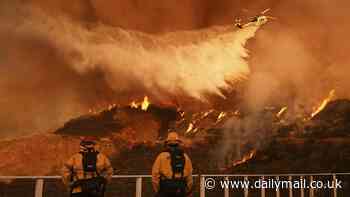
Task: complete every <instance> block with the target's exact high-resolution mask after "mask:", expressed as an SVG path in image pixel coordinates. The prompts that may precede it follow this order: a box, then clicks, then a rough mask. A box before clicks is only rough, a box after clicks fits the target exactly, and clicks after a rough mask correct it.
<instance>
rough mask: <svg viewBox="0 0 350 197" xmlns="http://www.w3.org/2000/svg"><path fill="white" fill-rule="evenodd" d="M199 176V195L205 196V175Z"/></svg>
mask: <svg viewBox="0 0 350 197" xmlns="http://www.w3.org/2000/svg"><path fill="white" fill-rule="evenodd" d="M199 177H200V184H199V186H200V194H199V196H200V197H205V177H204V176H199Z"/></svg>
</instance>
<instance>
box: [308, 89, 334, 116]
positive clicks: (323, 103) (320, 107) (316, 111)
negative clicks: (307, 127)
mask: <svg viewBox="0 0 350 197" xmlns="http://www.w3.org/2000/svg"><path fill="white" fill-rule="evenodd" d="M334 97H335V90H334V89H333V90H331V91H330V92H329V94H328V96H327V97H326V98H325V99H323V101H322V102H321V104H320V105H319V106H318V107H316V108H314V111H313V112H312V114H311V118H313V117H314V116H316V115H317V114H318V113H320V112H321V111H322V110H323V109H324V108H325V107H326V106H327V104H328V103H329V102H330V101H332V100H333V99H334Z"/></svg>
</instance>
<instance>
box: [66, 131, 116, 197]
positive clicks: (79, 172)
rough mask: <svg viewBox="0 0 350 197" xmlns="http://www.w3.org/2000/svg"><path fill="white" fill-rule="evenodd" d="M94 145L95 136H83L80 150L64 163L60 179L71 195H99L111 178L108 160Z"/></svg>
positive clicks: (74, 196)
mask: <svg viewBox="0 0 350 197" xmlns="http://www.w3.org/2000/svg"><path fill="white" fill-rule="evenodd" d="M95 145H96V139H95V138H93V137H85V138H84V139H82V141H81V143H80V149H81V150H80V152H79V153H77V154H75V155H73V156H72V157H71V158H70V159H69V160H68V161H67V162H66V163H65V164H64V167H63V176H62V179H63V183H64V184H65V185H66V186H67V187H68V188H69V189H70V192H71V196H72V197H101V196H103V195H104V190H105V186H106V183H107V182H108V181H110V180H111V178H112V175H113V168H112V166H111V163H110V161H109V160H108V158H107V157H106V156H105V155H103V154H102V153H99V152H98V151H97V150H96V149H95Z"/></svg>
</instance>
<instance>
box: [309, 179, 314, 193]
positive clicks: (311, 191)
mask: <svg viewBox="0 0 350 197" xmlns="http://www.w3.org/2000/svg"><path fill="white" fill-rule="evenodd" d="M313 181H314V177H313V176H310V193H309V196H310V197H314V196H315V191H314V188H312V187H311V183H312V182H313Z"/></svg>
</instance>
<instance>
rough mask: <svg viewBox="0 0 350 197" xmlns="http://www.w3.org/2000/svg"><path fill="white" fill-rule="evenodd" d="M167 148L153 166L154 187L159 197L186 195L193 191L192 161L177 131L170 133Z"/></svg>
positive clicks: (182, 196) (180, 196)
mask: <svg viewBox="0 0 350 197" xmlns="http://www.w3.org/2000/svg"><path fill="white" fill-rule="evenodd" d="M165 146H166V149H165V151H163V152H162V153H160V154H159V155H158V157H157V158H156V160H155V162H154V164H153V167H152V184H153V189H154V191H155V192H156V193H157V195H158V196H159V197H185V196H189V195H191V193H192V185H193V179H192V163H191V160H190V158H189V157H188V155H187V154H186V153H184V151H183V150H182V148H181V141H180V140H179V136H178V134H177V133H175V132H170V133H169V134H168V137H167V140H166V142H165Z"/></svg>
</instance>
